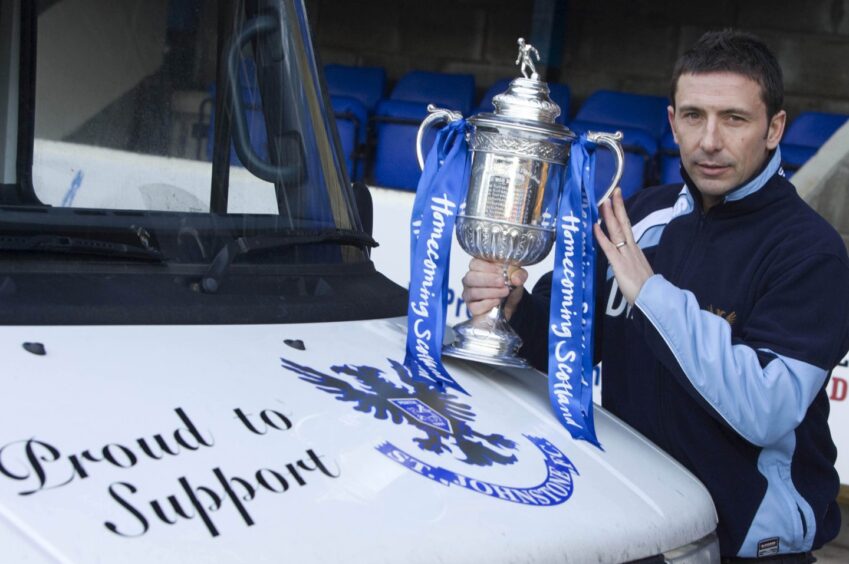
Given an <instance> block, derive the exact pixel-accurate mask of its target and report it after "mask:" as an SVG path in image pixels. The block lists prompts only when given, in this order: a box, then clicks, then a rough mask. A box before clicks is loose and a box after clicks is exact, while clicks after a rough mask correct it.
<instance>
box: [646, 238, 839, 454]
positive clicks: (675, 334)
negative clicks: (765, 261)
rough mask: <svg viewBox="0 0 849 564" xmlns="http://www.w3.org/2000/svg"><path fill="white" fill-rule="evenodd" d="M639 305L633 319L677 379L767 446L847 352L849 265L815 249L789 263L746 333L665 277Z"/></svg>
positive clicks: (650, 285)
mask: <svg viewBox="0 0 849 564" xmlns="http://www.w3.org/2000/svg"><path fill="white" fill-rule="evenodd" d="M635 305H636V307H635V308H634V310H633V311H632V314H633V320H634V322H635V323H636V324H637V327H638V329H639V330H641V331H642V332H643V334H644V336H645V338H646V340H647V342H648V344H649V346H650V347H651V349H652V351H653V352H654V354H655V355H657V357H658V358H659V359H660V360H661V362H663V363H664V365H665V366H666V367H667V368H668V369H669V370H670V371H671V372H672V373H673V374H674V375H675V377H676V379H677V380H678V381H679V382H680V383H681V384H682V385H683V386H685V388H687V389H688V391H689V392H690V393H691V394H693V395H694V396H695V397H696V398H697V399H699V400H700V403H701V404H702V405H705V406H706V408H707V409H708V410H709V411H711V412H712V413H713V415H714V416H715V417H717V418H718V419H719V420H720V421H724V422H725V423H726V424H727V425H729V426H730V427H731V428H732V429H733V430H734V431H735V432H737V433H738V434H739V435H741V436H742V437H743V438H745V439H746V440H748V441H749V442H751V443H753V444H755V445H759V446H765V445H769V444H773V443H774V442H776V441H777V440H778V439H779V438H781V437H783V436H784V435H786V434H787V433H789V432H790V431H792V430H793V429H795V428H796V427H797V426H798V425H799V423H800V422H801V421H802V419H803V418H804V417H805V413H806V412H807V410H808V407H809V406H810V404H811V402H812V401H813V400H814V397H815V396H816V394H817V393H818V392H819V391H820V390H821V389H822V387H823V386H824V385H825V383H826V380H827V378H828V375H829V373H830V371H831V369H832V368H833V367H834V365H835V364H836V363H837V362H839V361H840V359H841V358H842V357H843V355H844V354H845V353H846V349H847V346H848V344H847V339H849V337H847V335H849V268H847V265H846V264H845V262H843V261H841V260H839V259H838V258H837V257H835V256H833V255H812V256H809V257H807V258H805V260H803V261H799V262H798V264H796V265H794V266H792V267H790V268H787V269H785V271H784V272H782V273H781V274H780V275H778V276H775V277H774V278H773V280H772V282H771V283H770V284H769V286H768V287H767V288H766V289H765V291H764V292H763V293H762V294H761V295H760V297H759V298H758V299H757V302H756V303H755V304H754V306H753V308H752V310H751V313H750V315H749V316H748V318H747V320H746V324H745V326H744V327H742V328H741V331H740V332H739V333H738V334H739V335H740V338H734V337H732V331H731V326H730V325H729V323H728V322H727V321H726V320H725V319H723V318H721V317H719V316H717V315H714V314H712V313H710V312H707V311H703V310H702V309H701V308H700V307H699V304H698V303H697V301H696V298H695V296H694V295H693V294H692V293H691V292H689V291H686V290H682V289H680V288H678V287H676V286H674V285H672V284H670V283H669V282H668V281H667V280H665V279H664V278H663V277H662V276H660V275H654V276H652V277H651V278H649V280H648V281H646V283H645V284H644V286H643V288H642V289H641V290H640V293H639V295H638V296H637V300H636V304H635Z"/></svg>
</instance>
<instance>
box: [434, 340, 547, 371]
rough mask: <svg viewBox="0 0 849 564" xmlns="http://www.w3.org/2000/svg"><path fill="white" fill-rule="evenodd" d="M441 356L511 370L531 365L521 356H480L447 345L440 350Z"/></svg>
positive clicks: (473, 352) (476, 353)
mask: <svg viewBox="0 0 849 564" xmlns="http://www.w3.org/2000/svg"><path fill="white" fill-rule="evenodd" d="M442 354H443V355H444V356H450V357H452V358H462V359H463V360H471V361H474V362H481V363H483V364H492V365H495V366H509V367H513V368H530V367H531V365H530V364H528V361H527V360H525V359H524V358H522V357H521V356H510V355H504V356H490V355H488V354H480V353H478V352H475V351H470V350H466V349H463V348H460V347H455V346H454V345H449V346H447V347H445V348H444V349H442Z"/></svg>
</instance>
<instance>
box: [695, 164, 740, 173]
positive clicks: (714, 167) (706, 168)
mask: <svg viewBox="0 0 849 564" xmlns="http://www.w3.org/2000/svg"><path fill="white" fill-rule="evenodd" d="M696 167H698V169H699V171H700V172H701V173H702V174H704V175H705V176H719V175H720V174H722V173H724V172H725V171H727V170H728V169H729V168H731V166H730V165H727V164H723V163H712V162H698V163H696Z"/></svg>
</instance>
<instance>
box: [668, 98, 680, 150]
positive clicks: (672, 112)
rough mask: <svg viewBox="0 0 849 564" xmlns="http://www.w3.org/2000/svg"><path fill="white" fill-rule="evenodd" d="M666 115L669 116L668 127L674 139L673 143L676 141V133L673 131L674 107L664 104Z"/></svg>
mask: <svg viewBox="0 0 849 564" xmlns="http://www.w3.org/2000/svg"><path fill="white" fill-rule="evenodd" d="M666 117H667V118H669V127H670V128H671V129H672V137H673V138H674V139H675V143H678V133H677V132H676V131H675V108H674V107H672V106H671V105H670V106H666Z"/></svg>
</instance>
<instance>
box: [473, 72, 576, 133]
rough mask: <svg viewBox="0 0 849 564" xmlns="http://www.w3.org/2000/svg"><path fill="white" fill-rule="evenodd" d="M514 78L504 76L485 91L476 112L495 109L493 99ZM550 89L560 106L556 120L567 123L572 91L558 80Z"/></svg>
mask: <svg viewBox="0 0 849 564" xmlns="http://www.w3.org/2000/svg"><path fill="white" fill-rule="evenodd" d="M512 80H513V79H511V78H504V79H501V80H499V81H498V82H496V83H495V84H493V85H492V86H490V87H489V89H488V90H487V91H486V93H484V95H483V98H481V101H480V104H478V107H477V109H476V110H475V113H476V114H479V113H483V112H492V111H494V110H495V108H494V107H493V105H492V99H493V98H495V96H497V95H498V94H501V93H502V92H504V91H506V90H507V87H508V86H510V82H511V81H512ZM548 89H549V90H550V94H549V96H550V97H551V100H552V101H553V102H554V103H556V104H557V105H558V106H560V115H559V116H557V119H556V120H555V121H556V122H557V123H559V124H562V125H565V124H566V122H567V121H568V117H569V103H570V101H571V98H572V92H571V90H570V89H569V86H568V85H566V84H560V83H556V82H555V83H549V84H548Z"/></svg>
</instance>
